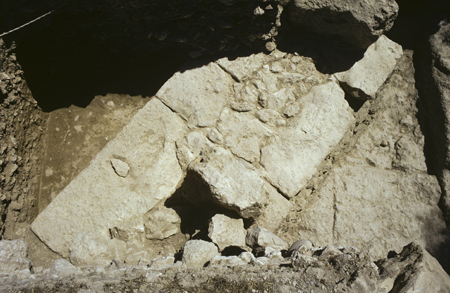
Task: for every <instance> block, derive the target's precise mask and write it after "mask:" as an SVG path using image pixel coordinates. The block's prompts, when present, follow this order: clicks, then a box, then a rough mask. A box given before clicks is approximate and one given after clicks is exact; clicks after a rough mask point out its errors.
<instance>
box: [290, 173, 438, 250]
mask: <svg viewBox="0 0 450 293" xmlns="http://www.w3.org/2000/svg"><path fill="white" fill-rule="evenodd" d="M439 197H440V188H439V184H438V182H437V180H436V177H434V176H430V175H427V174H425V173H404V172H399V171H390V170H382V169H379V168H373V167H364V166H351V165H345V166H341V167H335V169H334V170H333V171H332V173H331V174H330V175H329V176H328V177H327V179H326V181H325V182H324V183H323V185H322V187H321V189H320V190H318V192H317V193H316V194H315V195H314V196H312V197H311V199H310V202H309V204H306V205H305V207H304V209H303V211H302V212H301V213H300V219H299V222H300V223H301V224H300V230H299V233H300V235H301V236H302V238H306V239H310V240H311V241H312V242H313V243H314V244H315V245H319V246H320V245H327V244H330V243H331V244H334V245H343V246H356V247H367V248H368V249H369V251H370V254H371V255H372V257H373V258H375V259H376V258H381V257H382V256H383V255H386V254H387V253H388V252H389V251H390V250H397V251H400V250H401V249H402V247H403V246H405V245H406V244H408V243H410V242H411V241H416V242H418V243H420V244H422V245H424V246H425V247H427V248H428V249H430V250H433V249H434V248H437V246H438V245H439V244H440V243H441V241H442V238H441V236H440V235H441V234H440V233H441V232H442V230H443V229H444V228H445V223H444V221H443V219H442V213H441V211H440V209H439V207H438V202H439Z"/></svg>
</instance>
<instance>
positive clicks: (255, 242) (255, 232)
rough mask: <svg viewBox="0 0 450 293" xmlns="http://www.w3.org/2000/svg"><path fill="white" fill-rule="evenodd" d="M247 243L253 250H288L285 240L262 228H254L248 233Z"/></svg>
mask: <svg viewBox="0 0 450 293" xmlns="http://www.w3.org/2000/svg"><path fill="white" fill-rule="evenodd" d="M245 242H246V243H247V245H248V246H250V247H253V248H256V247H272V248H275V249H279V250H281V249H286V248H287V243H286V242H285V241H284V240H283V239H281V238H280V237H278V236H277V235H275V234H273V233H272V232H270V231H269V230H267V229H266V228H263V227H260V226H254V227H253V228H250V229H249V230H248V231H247V236H246V237H245Z"/></svg>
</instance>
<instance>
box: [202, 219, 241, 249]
mask: <svg viewBox="0 0 450 293" xmlns="http://www.w3.org/2000/svg"><path fill="white" fill-rule="evenodd" d="M208 237H209V239H211V241H212V242H214V243H215V244H216V245H217V246H218V247H219V250H220V251H222V250H224V249H225V248H227V247H229V246H237V247H242V248H243V247H245V229H244V221H243V220H242V219H232V218H229V217H227V216H225V215H222V214H217V215H215V216H214V217H212V218H211V220H210V222H209V228H208Z"/></svg>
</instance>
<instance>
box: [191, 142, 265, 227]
mask: <svg viewBox="0 0 450 293" xmlns="http://www.w3.org/2000/svg"><path fill="white" fill-rule="evenodd" d="M189 168H190V169H191V170H193V171H195V172H196V173H198V174H199V175H200V176H201V177H202V179H203V180H204V181H205V182H206V183H207V184H208V185H209V187H210V190H211V195H212V197H213V198H212V200H213V201H215V202H216V203H218V204H220V205H222V206H224V207H226V208H228V209H232V210H235V211H236V212H237V213H239V214H240V215H241V216H242V217H244V218H251V217H257V216H258V215H259V214H260V213H261V207H262V206H263V205H264V203H265V202H266V196H265V193H264V192H263V184H264V181H263V179H261V177H260V175H259V173H258V172H257V171H256V169H254V168H253V166H251V165H250V164H247V163H246V162H245V161H243V160H239V159H237V158H236V157H234V156H233V155H232V154H231V152H230V151H228V150H226V149H224V148H222V147H215V148H210V149H208V150H206V151H204V152H203V154H202V157H201V159H198V160H197V161H196V162H193V163H191V165H190V166H189Z"/></svg>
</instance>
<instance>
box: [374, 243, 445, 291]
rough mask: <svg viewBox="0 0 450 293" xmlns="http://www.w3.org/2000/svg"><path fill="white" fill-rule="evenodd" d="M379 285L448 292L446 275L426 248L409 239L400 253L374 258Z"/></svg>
mask: <svg viewBox="0 0 450 293" xmlns="http://www.w3.org/2000/svg"><path fill="white" fill-rule="evenodd" d="M377 266H378V267H379V275H380V276H382V277H381V279H380V281H379V284H380V289H381V288H384V289H386V291H388V292H391V291H392V292H401V293H413V292H448V291H449V290H450V277H449V276H448V274H447V273H446V272H445V271H444V269H443V268H442V267H441V265H440V264H439V262H438V261H437V260H436V259H435V258H434V257H432V256H431V255H430V254H429V253H428V252H427V251H426V250H424V249H423V248H422V247H420V246H419V245H417V244H416V243H411V244H409V245H407V246H405V247H404V248H403V250H402V251H401V253H399V254H397V255H395V256H391V257H389V258H386V259H381V260H379V261H378V262H377Z"/></svg>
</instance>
